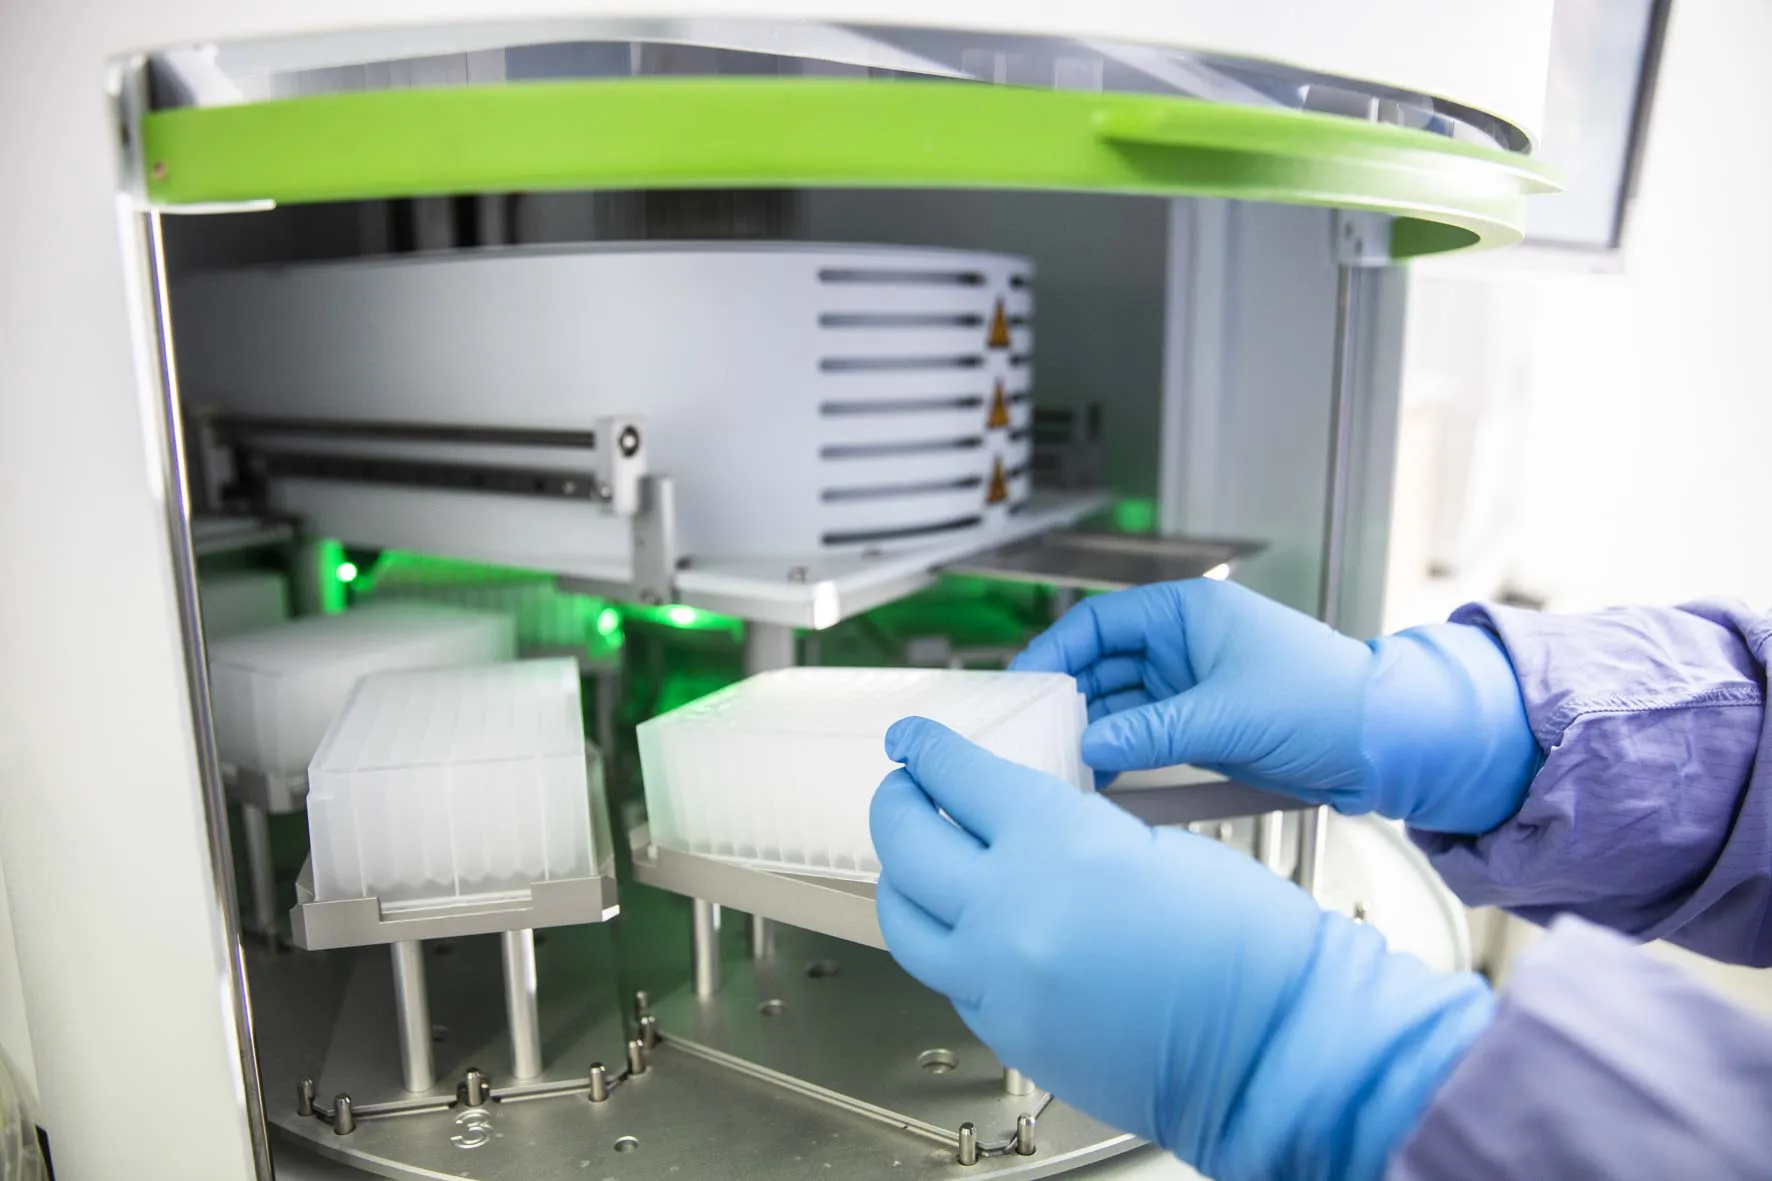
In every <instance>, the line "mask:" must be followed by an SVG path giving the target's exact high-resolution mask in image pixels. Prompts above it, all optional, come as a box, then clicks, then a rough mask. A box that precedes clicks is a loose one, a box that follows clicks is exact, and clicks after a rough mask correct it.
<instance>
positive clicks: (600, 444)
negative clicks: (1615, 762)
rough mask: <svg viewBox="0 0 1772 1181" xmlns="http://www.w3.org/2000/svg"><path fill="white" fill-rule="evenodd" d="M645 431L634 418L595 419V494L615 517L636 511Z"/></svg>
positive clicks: (642, 474) (643, 466)
mask: <svg viewBox="0 0 1772 1181" xmlns="http://www.w3.org/2000/svg"><path fill="white" fill-rule="evenodd" d="M646 442H647V440H646V431H645V430H644V429H643V424H642V422H641V420H640V419H638V418H599V419H598V420H597V448H596V450H595V451H593V452H592V461H591V463H592V466H591V470H592V471H593V472H594V473H595V474H596V477H597V497H598V499H599V500H601V501H602V502H603V505H604V507H605V508H607V509H608V510H609V511H610V512H612V513H614V514H615V515H616V516H618V517H631V516H633V515H634V514H635V513H637V512H639V511H640V503H641V501H640V481H641V480H642V479H643V478H644V477H645V475H646V470H647V467H648V464H647V447H646Z"/></svg>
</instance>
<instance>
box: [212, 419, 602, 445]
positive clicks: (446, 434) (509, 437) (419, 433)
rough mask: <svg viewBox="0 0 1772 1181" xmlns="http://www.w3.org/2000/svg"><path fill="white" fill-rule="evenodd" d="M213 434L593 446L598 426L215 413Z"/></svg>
mask: <svg viewBox="0 0 1772 1181" xmlns="http://www.w3.org/2000/svg"><path fill="white" fill-rule="evenodd" d="M209 424H210V427H211V428H212V429H213V430H214V431H215V433H216V434H217V435H219V436H221V437H222V438H224V439H227V440H229V441H230V442H233V441H238V440H240V439H242V438H245V437H248V436H251V435H296V436H302V437H306V438H310V439H376V440H380V441H383V442H404V443H483V444H486V445H488V446H507V447H565V448H571V449H574V450H580V451H585V450H595V449H596V446H597V433H596V432H595V431H550V430H539V429H536V428H533V427H497V426H463V425H459V424H453V423H431V422H375V421H356V420H353V419H338V418H289V417H277V416H271V415H267V416H262V417H261V416H258V415H246V414H217V415H213V416H211V417H210V419H209Z"/></svg>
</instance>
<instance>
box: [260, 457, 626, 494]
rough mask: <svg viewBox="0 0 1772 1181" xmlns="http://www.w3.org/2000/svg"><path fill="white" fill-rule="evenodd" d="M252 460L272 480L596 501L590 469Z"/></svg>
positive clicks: (375, 460) (330, 459)
mask: <svg viewBox="0 0 1772 1181" xmlns="http://www.w3.org/2000/svg"><path fill="white" fill-rule="evenodd" d="M250 462H251V464H252V465H255V466H256V468H257V470H258V471H259V472H261V473H262V474H263V475H265V476H267V477H269V478H271V479H280V480H292V479H293V480H335V481H338V482H339V483H344V484H377V485H392V486H394V487H400V488H438V489H442V490H444V491H454V492H491V493H498V494H501V495H504V496H546V497H557V498H560V499H565V500H586V501H592V502H597V501H600V500H601V499H602V497H601V496H600V495H599V491H598V484H597V480H596V477H595V475H594V473H592V472H591V471H590V470H589V469H586V470H584V471H573V470H570V469H563V468H530V467H500V466H495V465H491V464H472V463H446V462H443V461H441V460H433V459H389V458H384V457H382V456H364V455H325V454H314V453H310V452H303V451H259V452H254V453H253V455H252V459H251V461H250Z"/></svg>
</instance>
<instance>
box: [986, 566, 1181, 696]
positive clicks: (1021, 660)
mask: <svg viewBox="0 0 1772 1181" xmlns="http://www.w3.org/2000/svg"><path fill="white" fill-rule="evenodd" d="M1164 593H1166V591H1165V588H1164V587H1163V586H1161V585H1158V586H1140V587H1133V588H1132V589H1131V590H1123V591H1116V592H1114V593H1113V594H1111V595H1097V596H1095V597H1094V598H1089V599H1084V600H1083V601H1082V602H1081V603H1078V604H1077V605H1076V606H1075V607H1072V608H1071V609H1070V610H1069V611H1066V612H1065V613H1064V617H1063V618H1062V619H1060V620H1059V621H1058V622H1057V623H1055V624H1053V625H1052V626H1051V627H1049V628H1047V629H1046V631H1045V632H1043V633H1042V634H1041V635H1039V636H1037V637H1036V638H1035V639H1034V642H1033V643H1031V644H1029V645H1028V646H1027V650H1026V651H1025V652H1023V653H1022V654H1021V655H1019V656H1017V657H1016V658H1015V659H1014V660H1013V661H1011V662H1010V664H1009V667H1010V669H1011V670H1013V671H1016V672H1054V673H1070V674H1071V675H1072V676H1076V675H1077V673H1078V672H1079V671H1081V670H1082V669H1085V668H1088V667H1089V666H1090V665H1092V664H1094V663H1095V662H1096V661H1098V660H1100V659H1101V658H1102V657H1104V656H1114V655H1128V656H1130V655H1136V654H1138V653H1140V652H1143V651H1144V650H1145V642H1146V636H1147V633H1148V632H1149V630H1150V623H1151V620H1152V619H1153V618H1160V612H1154V611H1153V610H1152V598H1153V596H1157V595H1161V594H1164ZM1176 633H1177V640H1178V641H1179V639H1180V628H1179V626H1178V627H1177V628H1176Z"/></svg>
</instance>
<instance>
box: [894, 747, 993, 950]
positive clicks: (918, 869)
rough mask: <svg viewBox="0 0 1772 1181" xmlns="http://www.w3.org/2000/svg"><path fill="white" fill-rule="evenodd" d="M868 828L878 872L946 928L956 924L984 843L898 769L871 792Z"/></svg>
mask: <svg viewBox="0 0 1772 1181" xmlns="http://www.w3.org/2000/svg"><path fill="white" fill-rule="evenodd" d="M868 830H869V831H870V832H871V833H872V834H873V838H874V851H875V852H876V853H877V854H879V857H880V864H881V866H882V867H883V868H882V872H883V873H889V874H891V875H892V882H893V885H895V886H896V887H897V888H898V890H899V892H900V893H902V894H903V895H904V896H905V897H907V898H908V899H910V900H911V901H912V902H915V903H916V904H917V905H918V906H919V907H921V908H922V909H923V910H925V911H927V912H928V913H929V914H930V915H932V916H934V917H935V918H936V919H937V920H938V921H940V922H942V923H945V924H946V925H947V926H950V927H951V926H953V925H954V924H955V923H957V922H959V921H960V913H961V911H963V910H964V909H965V907H966V900H967V899H968V898H970V897H971V896H972V895H973V893H974V890H973V883H974V879H975V877H976V874H977V872H978V863H979V859H980V858H982V857H983V856H984V847H983V846H982V845H980V844H979V843H978V841H977V840H976V839H975V838H974V837H973V836H972V835H971V834H970V833H968V832H966V831H965V830H964V829H962V828H960V827H959V826H958V825H957V824H955V823H953V822H952V821H951V820H948V819H947V818H946V817H944V816H942V814H941V813H940V812H938V811H936V808H935V805H934V804H932V803H930V802H929V797H928V796H926V795H924V794H923V789H922V788H920V787H918V786H917V783H916V780H914V779H912V778H911V775H910V772H908V771H906V770H905V769H904V768H903V767H900V768H898V769H896V770H895V771H893V772H892V773H891V774H890V775H888V776H886V778H885V779H883V780H881V782H880V786H879V789H878V790H877V791H875V792H874V800H873V803H872V805H871V806H870V807H869V809H868Z"/></svg>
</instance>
